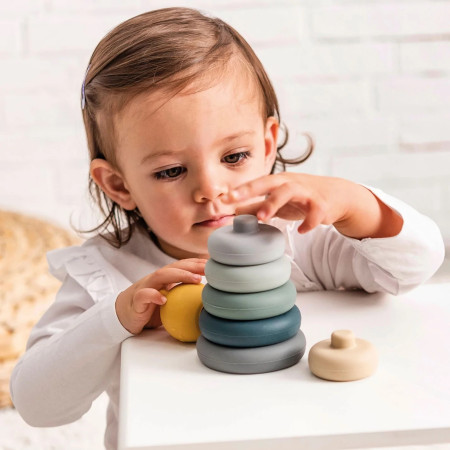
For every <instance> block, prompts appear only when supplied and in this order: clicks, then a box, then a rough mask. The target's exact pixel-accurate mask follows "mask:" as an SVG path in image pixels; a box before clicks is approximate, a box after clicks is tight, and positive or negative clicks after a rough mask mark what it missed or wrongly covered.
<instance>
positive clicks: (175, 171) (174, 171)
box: [153, 166, 186, 180]
mask: <svg viewBox="0 0 450 450" xmlns="http://www.w3.org/2000/svg"><path fill="white" fill-rule="evenodd" d="M184 172H186V168H185V167H183V166H175V167H170V168H169V169H164V170H160V171H159V172H155V173H154V174H153V176H154V177H155V178H156V179H157V180H170V179H175V178H178V177H179V176H180V175H182V174H183V173H184Z"/></svg>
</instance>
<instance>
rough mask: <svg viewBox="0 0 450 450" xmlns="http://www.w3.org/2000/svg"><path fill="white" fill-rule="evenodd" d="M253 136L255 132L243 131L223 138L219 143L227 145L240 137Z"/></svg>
mask: <svg viewBox="0 0 450 450" xmlns="http://www.w3.org/2000/svg"><path fill="white" fill-rule="evenodd" d="M254 134H255V130H243V131H239V132H238V133H234V134H230V135H229V136H225V137H224V138H222V139H220V140H219V143H228V142H231V141H234V140H236V139H239V138H241V137H246V136H252V135H254Z"/></svg>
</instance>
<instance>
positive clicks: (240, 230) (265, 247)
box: [208, 214, 285, 266]
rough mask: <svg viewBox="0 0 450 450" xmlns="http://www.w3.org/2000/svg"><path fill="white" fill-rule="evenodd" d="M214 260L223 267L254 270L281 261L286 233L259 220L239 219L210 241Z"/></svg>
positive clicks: (243, 217)
mask: <svg viewBox="0 0 450 450" xmlns="http://www.w3.org/2000/svg"><path fill="white" fill-rule="evenodd" d="M208 251H209V254H210V257H211V258H212V259H214V260H215V261H217V262H219V263H222V264H229V265H233V266H253V265H257V264H264V263H268V262H270V261H274V260H275V259H279V258H281V256H282V255H283V254H284V251H285V241H284V236H283V233H282V232H281V231H280V230H279V229H278V228H276V227H274V226H272V225H267V224H263V223H258V219H257V218H256V216H253V215H250V214H243V215H241V216H236V217H235V218H234V221H233V225H228V226H226V227H222V228H219V229H217V230H215V231H214V232H213V233H212V234H211V236H210V237H209V239H208Z"/></svg>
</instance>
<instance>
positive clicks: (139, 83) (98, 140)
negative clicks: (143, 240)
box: [82, 8, 314, 247]
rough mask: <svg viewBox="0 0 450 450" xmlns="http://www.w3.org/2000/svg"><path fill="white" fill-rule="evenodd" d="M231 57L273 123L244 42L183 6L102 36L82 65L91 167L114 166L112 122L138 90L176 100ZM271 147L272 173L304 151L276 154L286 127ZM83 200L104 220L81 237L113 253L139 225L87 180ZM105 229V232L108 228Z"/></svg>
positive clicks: (133, 214)
mask: <svg viewBox="0 0 450 450" xmlns="http://www.w3.org/2000/svg"><path fill="white" fill-rule="evenodd" d="M233 54H238V55H239V56H240V59H241V60H243V61H244V63H245V65H246V66H248V68H249V70H250V72H251V73H252V76H253V78H254V79H255V80H256V81H257V83H256V84H257V88H258V90H259V91H260V94H261V99H262V103H263V104H262V110H263V115H264V118H267V117H271V116H274V117H276V118H277V119H278V120H280V112H279V107H278V100H277V97H276V94H275V91H274V89H273V86H272V84H271V82H270V80H269V77H268V76H267V74H266V72H265V70H264V68H263V66H262V64H261V62H260V61H259V59H258V57H257V56H256V55H255V53H254V52H253V50H252V48H251V47H250V46H249V44H248V43H247V42H246V41H245V40H244V38H243V37H242V36H241V35H240V34H239V33H238V32H237V31H236V30H234V29H233V28H232V27H230V26H229V25H228V24H226V23H225V22H223V21H222V20H220V19H217V18H213V17H209V16H206V15H204V14H202V13H201V12H199V11H197V10H193V9H189V8H164V9H159V10H155V11H150V12H147V13H144V14H141V15H139V16H136V17H133V18H131V19H129V20H127V21H125V22H123V23H121V24H120V25H118V26H117V27H116V28H114V29H113V30H112V31H110V32H109V33H108V34H107V35H106V36H105V37H104V38H103V39H102V40H101V41H100V43H99V44H98V45H97V47H96V48H95V50H94V52H93V54H92V56H91V59H90V61H89V65H88V69H87V72H86V77H85V80H84V82H83V87H82V109H83V110H82V114H83V121H84V125H85V128H86V135H87V143H88V147H89V154H90V159H91V161H92V160H93V159H96V158H101V159H105V160H107V161H108V162H109V163H110V164H112V165H113V166H114V167H116V168H117V164H116V158H115V152H114V117H115V116H116V115H117V114H118V113H119V112H120V111H121V110H122V109H123V108H124V106H125V105H126V104H127V103H128V102H129V101H130V100H132V99H133V98H134V97H135V96H137V95H138V94H140V93H142V92H144V91H145V92H151V91H152V90H153V91H155V90H159V89H164V90H166V91H167V92H168V93H171V94H176V93H177V92H179V91H180V90H182V89H183V88H185V87H187V86H188V85H189V84H191V83H192V81H194V80H195V79H196V78H197V77H198V76H199V75H200V74H203V73H205V71H206V70H207V69H209V68H211V67H212V66H213V67H215V66H222V67H224V66H226V64H227V61H229V57H230V56H231V55H233ZM284 131H285V135H284V139H283V141H282V142H281V144H279V145H278V147H277V159H276V162H275V164H274V166H273V167H272V173H273V172H274V171H275V168H276V166H278V165H279V166H281V168H282V169H283V170H285V168H286V164H299V163H300V162H303V161H305V160H306V159H307V158H308V157H309V156H310V154H311V152H312V150H313V147H314V145H313V142H312V140H311V138H310V137H309V136H308V135H306V137H307V139H308V142H309V146H308V149H307V150H306V152H305V153H304V154H303V155H301V156H300V157H298V158H295V159H285V158H283V157H282V156H281V154H280V150H281V149H282V148H283V147H284V146H285V145H286V143H287V139H288V132H287V129H286V128H285V127H284ZM89 190H90V193H91V196H92V197H93V199H94V200H96V202H97V203H98V205H99V207H100V209H101V211H102V212H103V214H104V215H105V219H104V221H103V222H102V223H101V224H100V225H98V226H97V227H95V228H93V229H92V230H89V231H88V232H92V231H97V232H102V231H111V233H107V234H102V233H101V235H102V236H103V237H105V239H107V240H108V241H109V242H110V243H111V244H112V245H114V246H115V247H120V246H121V245H123V244H125V243H126V242H128V241H129V239H130V238H131V234H132V231H133V228H134V226H133V225H134V224H136V225H138V226H144V227H146V224H145V222H144V220H143V219H142V217H141V216H140V214H139V211H128V210H124V209H123V208H122V207H121V206H120V205H118V204H117V203H116V202H114V201H112V200H111V199H110V198H109V197H107V196H106V194H105V193H104V192H103V191H102V190H101V189H100V188H99V187H98V186H97V185H96V184H95V182H94V181H93V179H92V178H91V177H90V178H89ZM111 228H112V230H111Z"/></svg>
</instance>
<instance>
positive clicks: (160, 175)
mask: <svg viewBox="0 0 450 450" xmlns="http://www.w3.org/2000/svg"><path fill="white" fill-rule="evenodd" d="M250 156H251V153H250V152H249V151H245V152H236V153H231V154H229V155H226V156H224V157H223V158H222V161H223V162H225V163H227V164H230V165H232V166H237V165H239V164H241V163H242V162H243V161H244V160H246V159H248V158H249V157H250ZM185 172H186V167H183V166H175V167H170V168H169V169H164V170H160V171H158V172H155V173H154V174H153V176H154V178H156V179H157V180H171V179H173V180H175V179H177V178H178V177H180V176H181V175H182V174H183V173H185Z"/></svg>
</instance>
